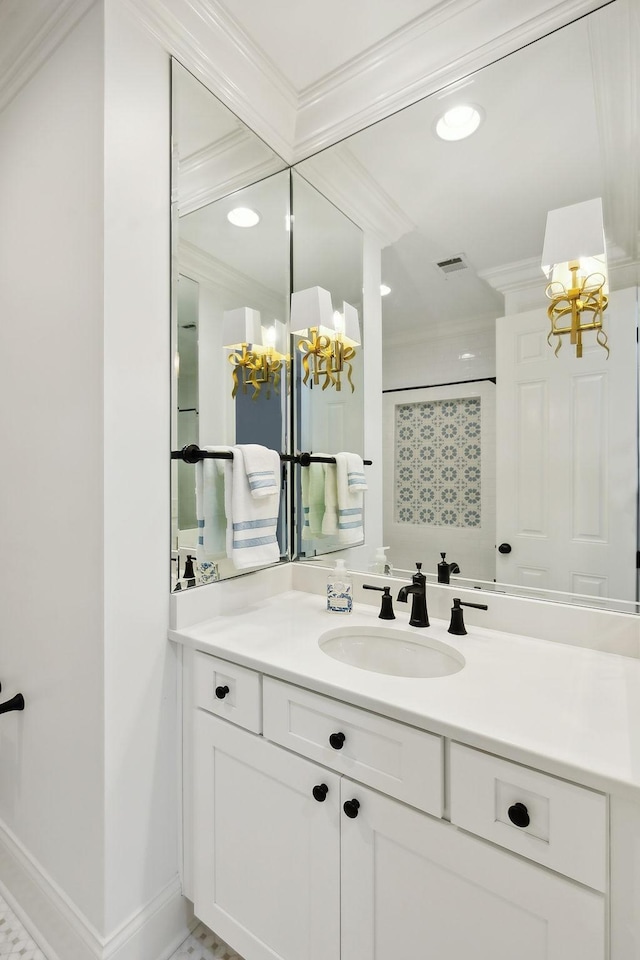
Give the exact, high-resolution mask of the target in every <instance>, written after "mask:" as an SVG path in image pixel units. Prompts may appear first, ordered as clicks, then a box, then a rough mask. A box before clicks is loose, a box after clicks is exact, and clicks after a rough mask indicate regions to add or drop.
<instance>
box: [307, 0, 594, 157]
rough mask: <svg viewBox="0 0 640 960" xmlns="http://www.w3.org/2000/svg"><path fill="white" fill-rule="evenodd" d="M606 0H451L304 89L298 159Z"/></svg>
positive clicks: (566, 22) (499, 56)
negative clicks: (521, 0)
mask: <svg viewBox="0 0 640 960" xmlns="http://www.w3.org/2000/svg"><path fill="white" fill-rule="evenodd" d="M602 5H603V0H561V2H559V3H558V2H554V0H529V2H528V3H527V4H522V3H513V0H445V2H443V3H440V4H439V5H438V6H436V7H435V8H433V9H432V10H430V11H428V12H427V13H425V14H424V15H423V16H422V17H419V18H417V19H416V20H413V21H412V22H411V23H410V24H407V25H406V26H405V27H403V28H402V29H400V30H398V31H396V32H395V33H393V34H392V35H391V36H390V37H388V38H387V39H385V40H384V41H382V42H381V43H380V44H377V45H376V46H374V47H371V48H370V49H369V50H367V51H365V52H364V53H362V54H361V55H360V56H358V57H356V58H354V59H353V60H352V61H350V62H349V63H348V64H345V65H344V66H343V67H341V68H340V69H338V70H335V71H333V72H332V73H331V74H328V75H327V76H326V77H324V78H323V79H322V80H320V81H319V82H318V83H315V84H313V85H312V86H310V87H308V88H306V89H305V90H303V91H302V92H301V94H300V98H299V107H298V114H297V123H296V139H295V149H294V156H295V159H296V161H299V160H302V159H303V158H305V157H308V156H311V155H312V154H314V153H317V152H318V151H319V150H322V149H324V148H325V147H328V146H330V145H331V144H333V143H336V142H337V141H339V140H341V139H344V138H345V137H348V136H350V135H351V134H352V133H355V132H356V131H358V130H361V129H363V128H364V127H366V126H368V125H370V124H372V123H376V122H377V121H378V120H382V119H383V118H384V117H386V116H389V115H390V114H391V113H395V112H396V111H398V110H400V109H402V108H403V107H406V106H408V105H409V104H411V103H414V102H416V101H417V100H420V99H422V98H423V97H426V96H428V95H429V94H431V93H435V92H436V91H437V90H440V89H442V87H444V86H446V85H447V84H449V83H453V82H455V81H456V80H460V79H462V78H463V77H466V76H468V75H469V74H471V73H473V72H475V71H476V70H478V69H480V68H482V67H485V66H487V65H488V64H490V63H492V62H493V61H495V60H498V59H500V58H501V57H504V56H506V55H508V54H510V53H513V52H514V51H515V50H518V49H519V48H520V47H522V46H525V45H526V44H528V43H531V42H533V41H534V40H539V39H540V38H541V37H543V36H545V34H547V33H549V32H551V31H553V30H556V29H557V28H558V27H562V26H565V25H566V24H568V23H570V22H571V21H572V20H575V19H577V18H578V17H581V16H583V15H584V14H586V13H590V12H592V11H593V10H596V9H597V8H598V7H601V6H602ZM427 34H428V36H427ZM390 81H391V82H390Z"/></svg>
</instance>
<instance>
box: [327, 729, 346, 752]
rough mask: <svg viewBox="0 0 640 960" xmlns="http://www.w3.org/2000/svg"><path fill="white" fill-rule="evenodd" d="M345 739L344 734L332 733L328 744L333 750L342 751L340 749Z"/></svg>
mask: <svg viewBox="0 0 640 960" xmlns="http://www.w3.org/2000/svg"><path fill="white" fill-rule="evenodd" d="M346 739H347V738H346V737H345V735H344V733H332V734H331V736H330V737H329V743H330V744H331V746H332V747H333V749H334V750H342V747H343V746H344V741H345V740H346Z"/></svg>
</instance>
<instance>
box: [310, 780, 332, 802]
mask: <svg viewBox="0 0 640 960" xmlns="http://www.w3.org/2000/svg"><path fill="white" fill-rule="evenodd" d="M312 793H313V798H314V800H317V801H318V803H323V802H324V801H325V800H326V799H327V794H328V793H329V787H328V786H327V785H326V783H316V785H315V787H314V788H313V791H312Z"/></svg>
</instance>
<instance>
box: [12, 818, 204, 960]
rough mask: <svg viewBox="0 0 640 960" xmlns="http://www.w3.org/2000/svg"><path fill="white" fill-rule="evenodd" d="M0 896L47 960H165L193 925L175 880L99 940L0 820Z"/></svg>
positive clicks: (95, 932) (93, 928)
mask: <svg viewBox="0 0 640 960" xmlns="http://www.w3.org/2000/svg"><path fill="white" fill-rule="evenodd" d="M0 877H1V878H2V879H1V880H0V894H2V896H3V897H4V898H5V900H6V901H7V903H8V904H9V906H10V907H11V909H12V910H13V911H14V913H15V914H16V916H17V917H18V919H19V920H20V922H21V923H22V924H23V926H24V927H25V929H26V930H27V932H28V933H29V934H30V935H31V936H32V938H33V939H34V940H35V941H36V943H37V944H38V946H39V947H40V949H41V950H42V951H43V953H44V954H45V956H46V957H47V960H140V958H141V957H144V958H145V960H167V958H168V957H170V956H171V954H172V953H174V952H175V950H176V948H177V947H178V946H179V944H180V943H181V942H182V941H183V940H184V939H185V938H186V937H187V936H188V935H189V933H190V930H191V929H192V927H193V908H192V906H191V904H190V903H189V901H188V900H186V899H185V898H184V897H183V896H182V892H181V887H180V881H179V878H178V877H177V876H176V877H175V879H174V880H172V881H171V882H170V883H169V884H168V885H167V886H166V887H165V888H164V889H163V890H161V891H160V892H159V893H158V894H157V895H156V896H155V897H153V899H152V900H151V901H149V903H147V904H145V905H144V906H143V907H141V908H140V909H139V910H136V911H135V913H134V914H133V915H132V916H131V917H130V918H129V919H128V920H127V921H126V922H125V923H124V924H122V925H121V926H120V927H119V928H118V929H117V930H115V931H114V932H113V933H111V934H110V935H109V936H107V937H103V936H101V935H100V934H99V932H98V931H97V930H96V929H95V927H94V926H93V925H92V924H91V923H90V921H89V920H88V919H87V918H86V917H85V916H84V914H83V913H82V912H81V911H80V910H79V909H78V908H77V907H76V905H75V904H74V903H73V901H72V900H71V899H70V898H69V897H68V896H67V895H66V894H65V892H64V891H63V890H62V889H61V888H60V887H59V886H58V884H57V883H56V882H55V881H54V880H53V879H52V878H51V877H50V876H48V874H47V873H46V871H45V870H44V869H43V868H42V867H41V866H40V865H39V864H38V863H37V862H36V861H35V860H34V858H33V857H32V856H31V855H30V853H29V852H28V850H26V848H25V847H24V846H23V845H22V844H21V843H20V841H19V840H18V838H17V837H16V836H15V835H14V834H13V833H12V832H11V830H9V828H8V827H7V826H6V825H5V824H4V823H2V822H1V821H0Z"/></svg>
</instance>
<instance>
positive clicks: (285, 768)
mask: <svg viewBox="0 0 640 960" xmlns="http://www.w3.org/2000/svg"><path fill="white" fill-rule="evenodd" d="M194 735H195V747H194V763H193V767H194V782H195V788H194V823H193V838H194V843H193V845H194V854H193V866H194V894H195V895H194V906H195V912H196V915H197V916H198V917H199V918H200V919H201V920H203V921H204V922H205V923H206V924H207V925H208V926H209V927H211V929H212V930H214V931H215V932H216V933H217V934H219V935H220V936H221V937H222V938H223V939H224V940H226V941H227V942H228V943H229V944H230V945H231V946H232V947H234V949H236V950H237V951H238V952H239V953H241V954H242V955H243V957H245V960H337V958H338V957H339V956H340V943H339V938H340V923H339V910H340V892H339V889H340V888H339V884H340V860H339V857H340V805H339V799H340V786H339V778H338V777H337V776H336V775H335V774H332V773H331V772H330V771H327V770H323V769H322V768H321V767H319V766H317V765H316V764H313V763H311V762H309V761H308V760H304V759H302V758H300V757H296V756H294V755H293V754H290V753H287V752H286V751H284V750H282V749H280V748H278V747H274V746H273V745H272V744H270V743H267V742H266V741H265V740H263V739H262V738H261V737H257V736H254V735H253V734H250V733H247V732H246V731H244V730H241V729H239V728H237V727H234V726H232V725H231V724H229V723H227V722H226V721H224V720H219V719H217V718H216V717H213V716H210V715H208V714H205V713H202V712H201V711H198V713H197V715H196V719H195V734H194ZM321 784H325V785H326V787H327V788H328V789H327V792H326V798H325V799H324V801H318V800H316V799H315V798H314V794H313V788H314V786H319V785H321Z"/></svg>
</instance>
